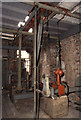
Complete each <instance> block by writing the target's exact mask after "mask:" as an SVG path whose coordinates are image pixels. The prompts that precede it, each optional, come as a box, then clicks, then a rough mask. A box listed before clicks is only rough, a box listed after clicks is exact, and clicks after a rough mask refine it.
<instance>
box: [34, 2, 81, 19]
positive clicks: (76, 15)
mask: <svg viewBox="0 0 81 120" xmlns="http://www.w3.org/2000/svg"><path fill="white" fill-rule="evenodd" d="M36 5H37V6H38V7H39V8H43V9H46V10H50V11H53V12H56V13H57V14H65V13H66V15H67V16H70V17H74V18H77V19H81V14H79V13H71V12H70V11H69V10H67V11H64V10H63V9H62V8H56V7H52V6H49V5H44V4H42V3H36Z"/></svg>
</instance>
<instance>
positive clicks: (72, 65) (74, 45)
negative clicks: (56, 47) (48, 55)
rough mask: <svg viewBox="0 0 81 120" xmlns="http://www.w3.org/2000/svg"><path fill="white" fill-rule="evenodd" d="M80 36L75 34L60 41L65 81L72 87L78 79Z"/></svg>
mask: <svg viewBox="0 0 81 120" xmlns="http://www.w3.org/2000/svg"><path fill="white" fill-rule="evenodd" d="M79 49H80V35H79V34H75V35H73V36H70V37H68V38H65V39H63V40H62V41H61V60H62V61H63V62H64V64H65V70H66V81H67V83H68V85H69V87H74V86H75V84H76V82H77V80H78V78H79V73H80V70H79V66H80V54H79V53H80V52H79Z"/></svg>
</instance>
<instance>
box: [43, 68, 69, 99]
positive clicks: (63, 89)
mask: <svg viewBox="0 0 81 120" xmlns="http://www.w3.org/2000/svg"><path fill="white" fill-rule="evenodd" d="M54 74H56V75H57V82H56V84H55V83H51V84H49V77H48V75H47V74H46V75H45V79H44V80H43V89H42V90H43V94H44V95H45V96H46V97H51V98H53V99H54V96H62V95H68V92H69V89H68V85H67V83H66V82H65V81H62V82H61V76H62V75H63V71H62V70H60V69H59V68H57V70H55V71H54Z"/></svg>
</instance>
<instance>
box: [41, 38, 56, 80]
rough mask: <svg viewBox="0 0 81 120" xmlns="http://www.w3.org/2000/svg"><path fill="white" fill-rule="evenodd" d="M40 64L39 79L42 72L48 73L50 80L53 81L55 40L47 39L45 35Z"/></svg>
mask: <svg viewBox="0 0 81 120" xmlns="http://www.w3.org/2000/svg"><path fill="white" fill-rule="evenodd" d="M40 66H41V70H40V78H41V80H42V76H43V74H48V75H49V79H50V82H52V81H55V75H54V70H55V68H56V40H51V39H49V40H48V38H47V37H45V38H44V39H43V44H42V52H41V55H40Z"/></svg>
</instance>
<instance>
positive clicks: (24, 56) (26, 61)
mask: <svg viewBox="0 0 81 120" xmlns="http://www.w3.org/2000/svg"><path fill="white" fill-rule="evenodd" d="M17 58H19V50H17ZM21 59H24V67H25V68H26V71H27V72H29V73H30V66H31V57H30V54H29V53H28V52H26V51H25V50H21Z"/></svg>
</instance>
